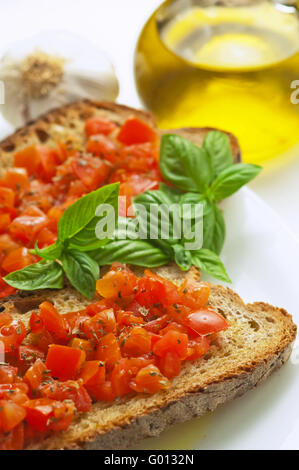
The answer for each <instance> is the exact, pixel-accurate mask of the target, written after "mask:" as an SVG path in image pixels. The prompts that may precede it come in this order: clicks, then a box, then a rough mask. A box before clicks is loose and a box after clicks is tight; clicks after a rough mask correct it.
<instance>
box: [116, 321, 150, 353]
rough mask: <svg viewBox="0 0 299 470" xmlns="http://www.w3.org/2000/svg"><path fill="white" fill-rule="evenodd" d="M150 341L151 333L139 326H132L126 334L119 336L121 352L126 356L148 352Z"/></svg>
mask: <svg viewBox="0 0 299 470" xmlns="http://www.w3.org/2000/svg"><path fill="white" fill-rule="evenodd" d="M151 343H152V340H151V335H150V334H149V333H148V332H147V331H146V330H145V329H144V328H141V327H134V328H133V329H132V330H131V332H130V333H129V334H128V335H124V337H122V336H121V337H120V346H121V351H122V354H123V355H125V356H128V357H138V356H142V355H143V354H148V353H149V352H150V350H151Z"/></svg>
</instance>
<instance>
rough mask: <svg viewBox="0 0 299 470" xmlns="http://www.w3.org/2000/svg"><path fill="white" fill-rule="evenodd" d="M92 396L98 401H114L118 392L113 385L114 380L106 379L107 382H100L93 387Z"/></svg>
mask: <svg viewBox="0 0 299 470" xmlns="http://www.w3.org/2000/svg"><path fill="white" fill-rule="evenodd" d="M92 396H93V398H94V400H97V401H108V402H113V401H114V400H115V398H116V394H115V392H114V390H113V387H112V382H111V381H110V380H106V381H105V382H100V383H98V384H97V385H95V386H93V388H92Z"/></svg>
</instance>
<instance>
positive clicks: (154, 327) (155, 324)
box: [144, 315, 169, 333]
mask: <svg viewBox="0 0 299 470" xmlns="http://www.w3.org/2000/svg"><path fill="white" fill-rule="evenodd" d="M168 322H169V320H168V317H167V315H162V317H159V318H157V319H156V320H152V321H149V322H147V323H146V324H145V325H144V328H145V329H146V330H147V331H150V332H151V333H158V332H159V331H160V330H161V329H162V328H165V327H166V325H167V324H168Z"/></svg>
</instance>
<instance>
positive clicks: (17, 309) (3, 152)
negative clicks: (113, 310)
mask: <svg viewBox="0 0 299 470" xmlns="http://www.w3.org/2000/svg"><path fill="white" fill-rule="evenodd" d="M132 114H134V115H138V116H140V118H142V119H143V120H145V121H147V122H149V123H150V124H151V125H153V126H154V125H155V123H154V120H153V118H152V116H151V115H150V114H148V113H146V112H144V111H137V110H135V109H131V108H128V107H125V106H120V105H117V104H113V103H112V104H111V103H94V102H90V101H82V102H78V103H74V104H71V105H69V106H65V107H63V108H60V109H57V110H54V111H51V112H50V113H48V114H46V115H44V116H42V117H40V118H39V119H38V120H37V121H35V122H34V123H31V124H29V125H27V126H25V127H24V128H22V129H20V130H18V131H17V132H15V133H14V134H13V135H11V136H10V137H8V138H7V139H5V140H4V141H3V142H2V143H0V174H1V172H3V171H5V169H6V168H8V167H10V166H11V165H12V162H13V154H14V153H15V152H16V151H18V150H20V149H22V148H23V147H26V146H28V145H35V144H45V145H49V146H50V147H56V146H57V140H61V141H63V142H69V143H70V144H71V145H72V146H73V147H74V146H77V148H78V149H82V144H83V142H84V132H83V127H84V121H85V120H86V119H87V118H88V117H91V116H96V115H105V116H107V117H109V118H110V119H112V120H113V121H114V122H115V123H117V124H118V125H121V124H122V122H123V121H124V120H125V119H126V118H127V117H128V116H130V115H132ZM208 131H209V129H208V128H204V129H203V128H201V129H195V128H186V129H177V130H171V131H161V134H163V133H166V132H172V133H177V134H180V135H182V136H184V137H186V138H188V139H190V140H192V141H193V142H194V143H196V144H201V143H202V141H203V138H204V136H205V135H206V133H207V132H208ZM228 136H229V139H230V143H231V148H232V151H233V154H234V158H235V161H236V162H237V161H240V158H241V154H240V148H239V145H238V142H237V140H236V138H235V137H234V136H232V135H231V134H228ZM157 272H158V273H159V274H160V275H162V276H164V277H165V278H168V279H171V280H173V281H174V282H176V283H177V284H179V283H181V282H182V281H183V279H184V277H185V276H192V277H194V278H198V277H199V272H198V271H197V270H196V269H191V270H190V272H189V273H187V274H186V273H182V272H181V271H180V270H179V269H178V268H177V267H176V266H174V265H169V266H165V267H163V268H159V269H158V270H157ZM139 273H140V270H139ZM43 300H49V301H51V302H53V303H54V304H55V306H56V307H57V308H58V310H59V311H60V312H61V313H66V312H68V311H74V310H77V309H78V310H79V309H81V308H83V307H84V306H85V305H87V303H88V301H87V300H86V299H84V298H83V297H82V296H81V295H80V294H78V293H77V292H75V291H74V290H73V289H71V288H65V289H63V290H61V291H43V292H37V293H20V294H19V295H16V296H12V297H11V298H9V299H7V300H6V301H5V302H3V303H2V304H0V311H4V310H6V311H9V312H11V313H12V314H13V316H14V317H15V318H22V320H23V321H24V322H26V321H28V319H29V317H30V314H31V311H32V310H34V309H36V308H37V307H38V305H39V304H40V303H41V302H42V301H43ZM210 304H211V305H212V306H213V307H214V308H215V309H216V310H217V311H218V312H219V313H220V314H222V315H224V316H225V317H226V318H227V320H228V321H229V322H230V324H231V327H230V328H229V329H228V330H226V331H225V332H221V333H219V334H218V336H217V340H215V341H214V343H213V345H212V347H211V349H210V350H209V352H208V353H207V354H206V355H205V356H204V357H203V358H201V359H199V360H197V361H193V362H189V363H186V365H185V366H184V368H183V370H182V373H181V375H180V376H179V377H177V378H175V379H174V380H173V381H172V386H171V388H170V389H169V390H168V391H166V392H161V393H158V394H155V395H152V396H148V395H138V396H131V397H130V396H128V397H125V398H122V399H121V400H119V401H117V402H115V403H113V404H108V403H96V404H94V405H93V407H92V410H91V411H90V412H88V413H85V414H80V415H79V416H78V417H77V419H76V421H74V423H73V424H72V425H71V426H70V428H69V429H68V430H67V431H65V432H64V433H62V434H59V435H56V436H53V437H51V438H48V439H46V440H44V441H42V442H41V443H39V444H36V445H34V446H31V447H30V448H31V449H118V448H126V447H128V446H133V445H134V444H135V443H137V442H138V441H139V440H141V439H144V438H146V437H151V436H157V435H159V434H160V433H161V432H162V431H163V430H164V429H166V428H167V427H168V426H170V425H172V424H175V423H178V422H182V421H186V420H188V419H190V418H192V417H195V416H201V415H203V414H204V413H206V412H207V411H211V410H214V409H215V408H216V407H217V406H218V405H220V404H222V403H225V402H226V401H228V400H231V399H233V398H235V397H237V396H240V395H242V394H243V393H245V392H246V391H247V390H250V389H251V388H253V387H255V386H256V385H257V384H258V383H260V382H261V381H262V380H264V379H265V378H266V377H268V375H270V374H271V373H272V372H273V371H274V370H276V369H278V368H279V367H280V366H281V365H282V364H284V362H285V361H286V360H287V359H288V357H289V355H290V352H291V344H292V342H293V341H294V339H295V336H296V326H295V325H294V323H293V322H292V318H291V316H290V315H289V314H288V313H287V312H286V311H285V310H283V309H278V308H275V307H272V306H270V305H267V304H264V303H255V304H251V305H245V304H244V303H243V301H242V300H241V299H240V297H239V296H238V295H237V294H235V293H234V292H233V291H231V290H230V289H225V288H223V287H221V286H213V287H212V291H211V297H210Z"/></svg>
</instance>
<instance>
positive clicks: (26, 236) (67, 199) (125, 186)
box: [0, 116, 161, 298]
mask: <svg viewBox="0 0 299 470" xmlns="http://www.w3.org/2000/svg"><path fill="white" fill-rule="evenodd" d="M85 136H86V139H85V143H84V145H83V148H79V149H78V148H76V146H75V145H73V146H72V145H70V144H69V143H63V142H60V141H59V142H58V143H57V148H55V149H53V148H48V147H46V146H30V147H26V148H24V149H23V150H21V151H19V152H17V153H16V154H15V155H14V167H13V168H11V169H8V170H7V171H6V174H5V175H4V177H3V178H2V179H0V298H1V297H2V298H4V297H7V296H8V295H11V294H13V293H14V292H15V290H14V289H13V288H12V287H10V286H8V285H7V284H6V283H5V282H4V281H3V277H4V276H5V275H6V274H8V273H10V272H12V271H16V270H18V269H22V268H24V267H26V266H28V265H30V264H32V263H35V262H37V261H38V260H39V258H38V257H36V256H33V255H32V254H30V251H29V250H30V249H31V248H33V247H34V245H35V243H36V242H37V244H38V246H39V248H44V247H46V246H48V245H51V244H52V243H54V242H55V241H56V238H57V223H58V220H59V218H60V217H61V216H62V214H63V212H64V211H65V209H67V207H69V206H70V205H71V204H73V203H74V202H75V201H76V200H77V199H78V198H79V197H81V196H83V195H84V194H87V193H89V192H90V191H93V190H95V189H98V188H99V187H101V186H104V185H106V184H109V183H114V182H120V196H126V200H125V203H124V204H121V205H120V208H121V209H120V210H121V213H120V215H128V216H129V215H130V214H129V212H127V211H128V208H129V207H130V205H131V201H132V197H134V196H136V195H137V194H139V193H142V192H144V191H148V190H150V189H158V185H159V182H160V180H161V177H160V172H159V162H158V146H159V139H158V135H157V133H156V132H155V131H154V130H153V129H152V128H151V127H150V126H149V125H148V124H146V123H144V122H143V121H141V120H140V119H139V118H137V117H134V116H133V117H131V118H129V119H127V121H126V122H125V123H124V124H123V125H122V127H121V128H120V129H119V127H118V126H117V125H116V124H115V123H113V122H112V121H110V120H108V119H106V118H102V117H95V118H90V119H87V121H86V122H85Z"/></svg>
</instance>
